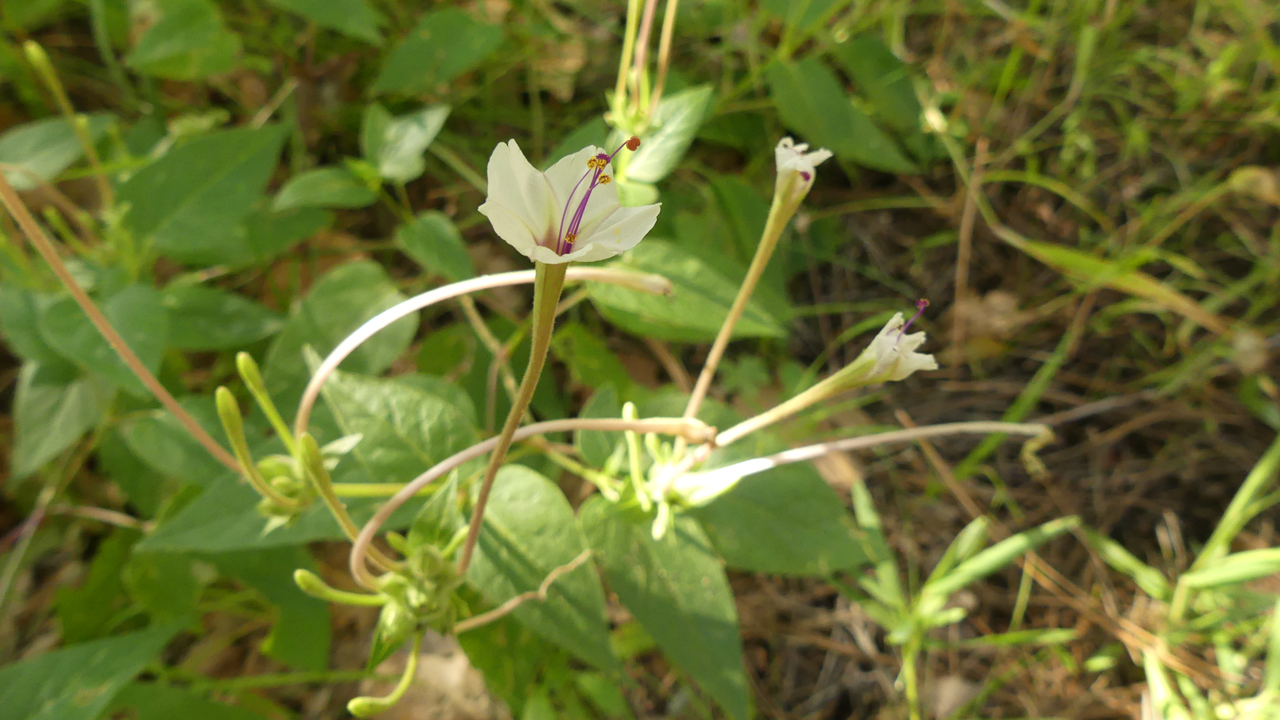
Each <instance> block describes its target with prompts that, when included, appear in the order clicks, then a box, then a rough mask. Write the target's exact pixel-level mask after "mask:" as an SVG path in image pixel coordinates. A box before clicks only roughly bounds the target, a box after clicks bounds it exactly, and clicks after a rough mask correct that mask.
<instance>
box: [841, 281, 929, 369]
mask: <svg viewBox="0 0 1280 720" xmlns="http://www.w3.org/2000/svg"><path fill="white" fill-rule="evenodd" d="M928 305H929V302H928V301H927V300H921V301H920V302H919V303H917V304H916V308H917V312H916V317H919V316H920V313H921V312H924V309H925V308H926V307H928ZM911 319H912V320H915V318H914V317H913V318H911ZM910 324H911V323H910V322H905V323H904V322H903V320H902V313H895V314H894V316H893V317H892V318H891V319H890V320H889V322H888V323H887V324H886V325H885V326H884V328H883V329H882V330H881V331H880V332H879V334H877V335H876V337H875V339H874V340H872V341H871V344H870V345H869V346H867V349H866V350H863V351H862V354H861V355H860V356H858V359H857V360H855V361H854V362H853V365H863V364H864V363H868V362H869V363H871V369H870V370H869V371H867V373H866V375H865V376H864V377H866V378H867V379H868V380H869V381H870V382H892V381H897V380H902V379H904V378H906V377H908V376H910V375H911V373H914V372H915V371H917V370H937V369H938V361H937V360H934V359H933V356H932V355H927V354H925V353H918V352H916V349H917V348H919V347H920V346H921V345H923V344H924V340H925V335H924V333H922V332H918V333H911V334H910V335H907V334H905V333H906V330H907V326H908V325H910Z"/></svg>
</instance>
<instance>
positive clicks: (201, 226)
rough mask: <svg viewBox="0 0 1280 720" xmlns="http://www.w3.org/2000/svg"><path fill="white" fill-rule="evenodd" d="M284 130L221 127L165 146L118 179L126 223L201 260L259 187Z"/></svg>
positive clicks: (168, 249)
mask: <svg viewBox="0 0 1280 720" xmlns="http://www.w3.org/2000/svg"><path fill="white" fill-rule="evenodd" d="M285 130H286V128H285V127H284V126H272V127H264V128H261V129H251V128H236V129H234V130H222V131H219V132H216V133H211V134H209V135H207V136H205V137H201V138H196V139H195V140H191V141H190V142H188V143H186V144H184V145H180V146H178V147H176V148H174V149H173V150H170V151H169V152H168V153H166V154H165V155H164V157H162V158H160V159H159V160H157V161H155V162H154V163H152V164H150V165H148V166H146V167H144V168H142V169H141V170H139V171H138V172H137V173H136V174H135V175H134V176H133V177H131V178H129V180H128V182H126V183H125V184H124V185H122V186H121V187H120V196H119V199H120V201H121V202H122V203H128V205H129V211H128V213H127V214H126V215H125V224H126V225H127V226H128V227H129V229H130V230H132V231H133V233H134V235H135V236H136V238H137V239H138V240H139V241H142V242H147V243H150V244H151V245H152V246H153V247H155V248H156V249H157V250H159V251H160V252H161V253H163V254H164V255H166V256H168V257H170V258H172V259H174V260H177V261H178V262H187V263H195V264H198V263H201V262H204V261H205V260H206V259H207V258H208V255H209V249H210V248H211V247H217V246H218V245H219V244H221V243H223V242H225V241H226V240H227V239H228V235H232V234H233V229H234V228H236V227H237V226H239V225H240V223H241V222H242V221H243V220H244V219H245V217H246V216H247V215H248V214H249V212H250V210H252V209H253V205H254V202H255V201H257V200H258V198H259V197H260V196H261V195H262V191H263V189H264V188H265V187H266V185H267V180H269V179H270V177H271V172H272V170H273V169H274V168H275V165H276V159H277V157H278V156H279V154H280V146H281V144H282V143H283V142H284V138H285Z"/></svg>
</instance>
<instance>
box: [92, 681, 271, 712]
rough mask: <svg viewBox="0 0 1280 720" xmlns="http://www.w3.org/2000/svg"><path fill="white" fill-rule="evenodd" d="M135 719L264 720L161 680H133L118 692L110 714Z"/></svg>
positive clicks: (243, 710)
mask: <svg viewBox="0 0 1280 720" xmlns="http://www.w3.org/2000/svg"><path fill="white" fill-rule="evenodd" d="M120 712H125V715H124V717H127V718H131V719H132V720H173V719H174V718H182V720H263V717H262V716H261V715H258V714H256V713H252V712H249V711H248V710H245V709H243V708H239V707H236V706H234V705H227V704H226V703H220V702H214V701H212V700H209V699H207V698H205V697H204V696H202V695H199V694H197V693H194V692H192V691H190V690H184V689H183V688H179V687H174V686H173V685H164V684H161V683H153V682H148V683H132V684H129V685H125V686H124V688H123V689H122V690H121V691H120V692H119V693H117V694H116V697H115V700H114V701H112V703H111V708H110V710H109V711H108V713H107V716H108V717H114V714H115V713H120Z"/></svg>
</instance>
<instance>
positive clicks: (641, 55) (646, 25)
mask: <svg viewBox="0 0 1280 720" xmlns="http://www.w3.org/2000/svg"><path fill="white" fill-rule="evenodd" d="M657 12H658V0H644V14H643V15H641V17H640V32H639V34H638V35H637V37H636V59H635V62H634V63H633V64H632V67H631V74H632V86H631V92H632V94H633V95H634V100H635V105H636V111H637V112H638V113H639V115H640V116H641V117H646V118H647V116H648V114H649V97H647V96H646V95H645V94H644V88H643V87H641V83H642V82H643V80H642V78H643V76H644V74H645V73H646V72H647V71H648V68H647V67H646V65H647V63H648V61H649V36H650V35H652V34H653V17H654V15H656V14H657Z"/></svg>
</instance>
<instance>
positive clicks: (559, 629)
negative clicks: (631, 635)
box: [467, 465, 618, 669]
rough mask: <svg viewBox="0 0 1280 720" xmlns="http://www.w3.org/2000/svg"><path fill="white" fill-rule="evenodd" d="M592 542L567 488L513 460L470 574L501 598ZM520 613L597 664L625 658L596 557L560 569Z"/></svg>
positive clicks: (537, 580) (499, 482) (494, 598)
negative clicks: (614, 638) (612, 640)
mask: <svg viewBox="0 0 1280 720" xmlns="http://www.w3.org/2000/svg"><path fill="white" fill-rule="evenodd" d="M586 547H587V543H586V540H585V539H584V538H583V536H582V531H581V530H580V529H579V527H578V524H577V523H576V522H575V521H574V518H573V509H572V508H571V507H569V501H568V500H566V499H565V497H564V493H562V492H561V491H560V488H559V487H557V486H556V484H555V483H553V482H551V481H550V480H548V479H547V478H545V477H543V476H542V475H539V474H538V473H536V472H534V471H533V470H530V469H528V468H526V467H522V466H520V465H508V466H506V467H504V468H503V469H502V470H500V471H499V472H498V477H497V479H496V480H495V482H494V485H493V492H492V494H491V495H490V497H489V504H488V507H487V508H486V510H485V514H484V524H483V526H482V528H481V530H480V538H479V541H478V542H477V544H476V554H475V558H474V560H473V562H472V563H471V567H470V568H468V569H467V581H468V582H470V583H471V584H472V585H474V586H475V587H476V588H477V589H478V590H480V592H481V594H483V595H484V598H485V600H487V601H489V602H491V603H493V604H495V605H498V604H501V603H503V602H506V601H507V600H510V599H511V598H513V597H515V596H517V595H519V594H521V593H524V592H528V591H530V590H537V589H538V586H539V585H541V584H542V582H543V580H545V579H546V577H547V575H549V574H550V573H551V571H552V570H554V569H556V568H557V567H559V566H561V565H564V564H566V563H569V562H571V561H572V560H573V559H574V558H576V557H577V556H578V555H579V554H580V553H581V552H582V551H583V550H585V549H586ZM512 615H513V616H514V617H515V618H516V619H517V620H519V621H520V622H522V623H524V624H526V625H528V626H529V627H531V628H533V630H534V631H535V632H537V633H538V634H539V635H541V636H543V637H545V638H546V639H548V640H550V641H551V642H554V643H556V644H557V645H560V646H561V647H563V648H565V649H566V650H569V651H570V652H572V653H574V654H575V655H577V656H578V657H580V658H582V659H583V660H586V661H587V662H589V663H591V664H592V665H595V666H596V667H599V668H601V669H613V668H615V667H616V666H617V664H618V662H617V660H616V659H615V658H614V656H613V651H612V650H610V648H609V626H608V624H607V623H606V621H605V605H604V590H603V588H601V586H600V578H599V577H598V576H597V575H596V573H595V571H594V569H593V568H592V566H591V564H590V563H586V564H584V565H582V566H580V567H578V568H577V569H575V570H573V571H572V572H569V573H566V574H564V575H562V576H560V578H559V579H557V580H556V581H555V583H554V584H552V585H551V588H550V590H549V591H548V593H547V600H546V602H527V603H524V604H523V605H521V606H520V607H518V608H516V609H515V611H514V612H513V613H512Z"/></svg>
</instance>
